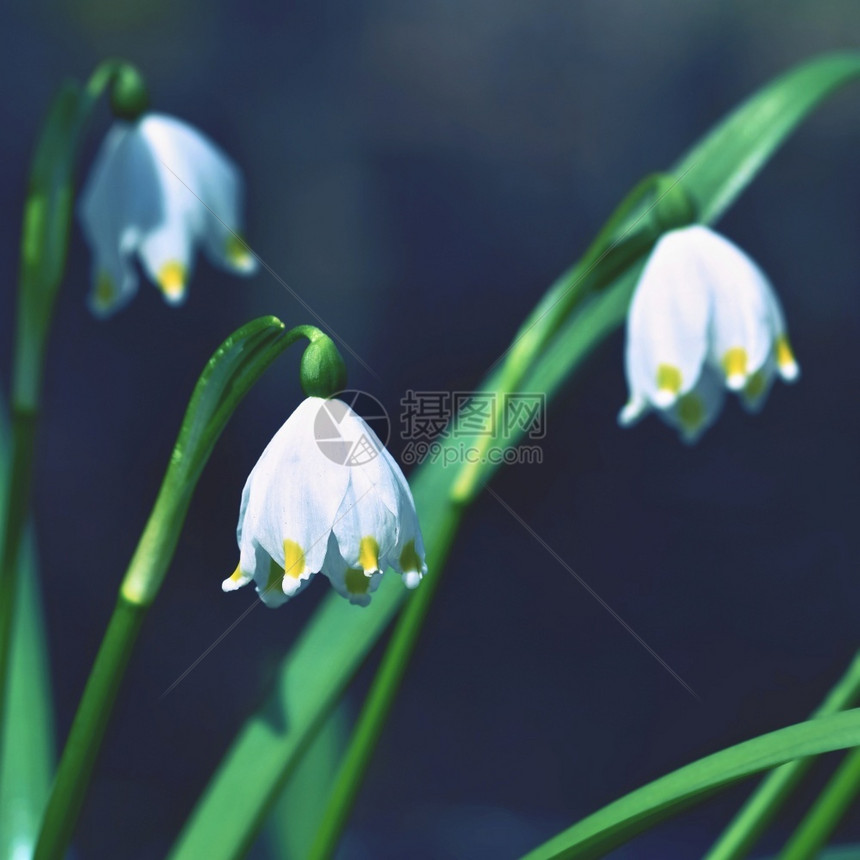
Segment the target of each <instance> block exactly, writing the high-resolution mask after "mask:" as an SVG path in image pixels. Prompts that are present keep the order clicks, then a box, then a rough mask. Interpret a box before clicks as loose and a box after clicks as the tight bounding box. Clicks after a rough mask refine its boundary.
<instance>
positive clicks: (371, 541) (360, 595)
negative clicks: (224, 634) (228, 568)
mask: <svg viewBox="0 0 860 860" xmlns="http://www.w3.org/2000/svg"><path fill="white" fill-rule="evenodd" d="M236 537H237V540H238V542H239V565H238V567H237V568H236V570H235V571H234V573H233V574H232V576H230V577H228V578H227V579H225V580H224V582H223V583H222V588H223V589H224V591H234V590H235V589H237V588H241V587H242V586H243V585H246V584H247V583H249V582H251V580H254V582H255V583H256V586H257V591H258V593H259V594H260V597H261V599H262V600H263V602H264V603H266V605H268V606H280V605H281V604H282V603H284V602H285V601H286V600H288V599H289V598H290V597H292V596H293V595H294V594H297V593H298V592H299V591H300V590H301V589H302V588H304V587H305V586H306V585H307V583H308V582H309V581H310V579H311V577H312V576H313V575H314V574H316V573H319V572H322V573H323V574H325V576H326V577H328V579H329V581H330V582H331V584H332V586H333V587H334V588H335V590H337V591H338V592H339V593H340V594H342V595H343V596H344V597H346V598H347V599H348V600H349V601H350V602H351V603H355V604H358V605H361V606H366V605H367V604H368V603H370V596H371V594H372V593H373V591H375V590H376V588H377V587H378V585H379V582H380V580H381V578H382V574H383V573H384V571H385V570H386V569H387V568H388V567H392V568H394V570H396V571H397V572H398V573H400V574H401V576H402V577H403V581H404V583H405V585H406V586H407V588H415V587H416V586H417V585H418V583H419V582H420V581H421V578H422V577H423V576H424V574H425V573H426V572H427V565H426V563H425V560H424V543H423V540H422V537H421V528H420V526H419V524H418V517H417V515H416V513H415V503H414V502H413V500H412V493H411V491H410V490H409V485H408V484H407V483H406V479H405V478H404V477H403V473H402V472H401V471H400V467H399V466H398V465H397V463H396V462H395V461H394V459H393V457H392V456H391V455H390V454H389V453H388V451H387V450H386V449H385V447H384V446H383V445H382V443H381V442H380V441H379V439H378V437H377V436H376V434H375V433H374V432H373V430H372V429H371V428H370V427H369V426H368V425H367V423H366V422H365V421H364V420H363V419H362V418H360V417H359V416H358V415H356V414H355V412H353V411H352V409H351V408H350V407H349V406H347V404H346V403H344V402H343V401H341V400H337V399H328V400H326V399H323V398H320V397H308V398H307V399H306V400H304V401H303V402H302V403H301V404H300V405H299V406H298V408H297V409H296V410H295V412H293V414H292V415H291V416H290V417H289V418H288V419H287V421H286V423H285V424H284V425H283V426H282V427H281V428H280V430H278V432H277V433H276V434H275V436H274V438H273V439H272V441H271V442H270V443H269V444H268V446H267V447H266V449H265V451H263V453H262V455H261V457H260V459H259V460H258V461H257V465H256V466H255V467H254V469H253V471H252V472H251V474H250V475H249V477H248V480H247V482H246V483H245V489H244V491H243V492H242V502H241V506H240V510H239V525H238V527H237V530H236Z"/></svg>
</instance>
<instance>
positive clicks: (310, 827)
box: [266, 705, 350, 860]
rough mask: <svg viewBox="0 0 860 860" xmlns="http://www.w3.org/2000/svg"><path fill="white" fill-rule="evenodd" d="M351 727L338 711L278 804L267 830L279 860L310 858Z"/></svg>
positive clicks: (333, 714) (346, 716)
mask: <svg viewBox="0 0 860 860" xmlns="http://www.w3.org/2000/svg"><path fill="white" fill-rule="evenodd" d="M349 725H350V720H349V717H348V715H347V713H346V709H345V708H344V706H343V705H341V706H340V707H338V708H335V710H334V711H332V713H331V714H330V715H329V717H328V719H326V721H325V723H323V727H322V729H320V731H319V732H318V733H317V735H316V737H315V738H314V740H313V742H312V743H311V745H310V747H309V748H308V751H307V752H306V753H305V754H304V756H303V757H302V760H301V761H300V762H299V764H298V767H297V768H296V772H295V773H294V774H293V778H292V779H291V780H290V781H289V784H288V785H287V788H286V790H285V791H284V792H283V793H282V794H281V796H280V798H279V799H278V802H277V803H276V804H275V808H274V809H273V810H272V814H271V815H270V816H269V821H268V824H267V825H266V830H267V835H268V842H269V844H270V846H271V847H272V854H273V856H274V857H277V858H278V860H306V858H307V857H308V856H309V855H310V850H311V845H312V844H313V840H314V837H315V836H316V833H317V829H318V827H319V823H320V819H321V818H322V814H323V812H324V811H325V805H326V798H327V797H328V793H329V792H330V791H331V787H332V784H333V783H334V778H335V774H336V773H337V769H338V765H339V764H340V760H341V756H342V755H343V751H344V749H346V742H347V739H348V737H349Z"/></svg>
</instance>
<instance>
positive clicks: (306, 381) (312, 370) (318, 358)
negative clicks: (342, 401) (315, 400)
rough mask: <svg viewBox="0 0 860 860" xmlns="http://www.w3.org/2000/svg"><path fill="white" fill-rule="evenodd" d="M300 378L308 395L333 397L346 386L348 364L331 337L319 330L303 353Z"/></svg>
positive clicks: (303, 389)
mask: <svg viewBox="0 0 860 860" xmlns="http://www.w3.org/2000/svg"><path fill="white" fill-rule="evenodd" d="M299 378H300V381H301V385H302V391H304V393H305V394H306V395H307V396H308V397H331V396H332V395H334V394H337V392H338V391H343V389H344V388H346V364H345V363H344V360H343V358H342V357H341V354H340V353H339V352H338V350H337V347H336V346H335V345H334V342H333V341H332V339H331V338H330V337H328V336H327V335H324V334H323V333H322V332H319V333H318V334H316V335H313V336H312V337H311V342H310V343H309V344H308V345H307V347H306V348H305V351H304V353H302V363H301V369H300V370H299Z"/></svg>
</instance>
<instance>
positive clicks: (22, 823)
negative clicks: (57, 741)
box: [0, 412, 54, 858]
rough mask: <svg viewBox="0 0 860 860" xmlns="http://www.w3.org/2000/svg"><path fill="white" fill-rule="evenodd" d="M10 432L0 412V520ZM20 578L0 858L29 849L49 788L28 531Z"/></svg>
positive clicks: (0, 775)
mask: <svg viewBox="0 0 860 860" xmlns="http://www.w3.org/2000/svg"><path fill="white" fill-rule="evenodd" d="M8 452H9V434H8V428H7V425H6V418H5V415H4V414H3V413H2V412H0V488H2V489H3V490H4V492H0V521H2V517H4V516H5V508H6V504H7V498H6V495H7V493H6V492H5V491H6V490H8V474H9V462H8ZM20 572H21V577H22V583H21V588H19V589H18V594H17V601H16V608H15V616H14V620H13V624H12V653H11V665H10V674H9V695H8V699H7V702H8V711H7V714H6V717H5V719H4V720H3V742H2V745H0V748H2V749H3V750H4V756H3V767H2V771H0V857H3V858H7V857H8V858H12V857H17V856H20V855H21V854H22V853H25V852H27V853H31V852H32V848H33V845H34V844H35V841H36V834H37V833H38V832H39V822H40V821H41V818H42V812H43V811H44V808H45V802H46V801H47V798H48V792H49V791H50V788H51V778H52V775H53V765H54V728H53V711H52V704H51V686H50V673H49V669H48V659H47V653H46V652H47V647H46V641H45V630H44V623H43V619H42V607H41V597H40V594H39V580H38V570H37V566H36V553H35V546H34V541H33V536H32V533H28V534H27V536H26V538H25V540H24V546H23V552H22V558H21V562H20Z"/></svg>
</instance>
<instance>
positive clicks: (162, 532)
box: [34, 318, 328, 860]
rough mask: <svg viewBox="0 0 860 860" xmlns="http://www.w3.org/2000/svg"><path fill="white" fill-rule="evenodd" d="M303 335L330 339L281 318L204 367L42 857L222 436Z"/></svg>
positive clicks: (65, 839)
mask: <svg viewBox="0 0 860 860" xmlns="http://www.w3.org/2000/svg"><path fill="white" fill-rule="evenodd" d="M301 338H306V339H307V340H308V341H309V344H308V347H307V348H308V349H309V348H310V346H311V345H314V344H319V343H320V342H325V341H328V338H326V336H325V335H323V334H322V332H320V331H319V329H316V328H314V327H313V326H297V327H296V328H294V329H290V330H289V331H284V329H283V325H282V324H281V323H280V321H278V320H274V319H273V318H264V319H263V320H258V321H256V322H254V323H250V324H249V325H248V326H245V327H244V328H243V329H240V330H239V331H238V332H236V333H235V334H234V335H232V336H231V337H230V338H228V339H227V340H226V341H225V342H224V344H222V346H221V347H220V348H219V349H218V350H217V351H216V352H215V355H214V356H213V357H212V359H211V360H210V361H209V363H208V364H207V366H206V368H205V369H204V371H203V374H202V375H201V377H200V380H199V382H198V383H197V386H196V387H195V389H194V393H193V394H192V396H191V400H190V402H189V405H188V411H187V412H186V416H185V419H184V420H183V422H182V427H181V429H180V431H179V437H178V439H177V441H176V445H175V446H174V449H173V454H172V456H171V458H170V463H169V465H168V467H167V473H166V474H165V477H164V480H163V482H162V484H161V489H160V490H159V493H158V497H157V499H156V501H155V505H154V507H153V509H152V513H151V514H150V516H149V520H148V521H147V523H146V527H145V528H144V530H143V534H142V535H141V538H140V541H139V542H138V545H137V548H136V550H135V552H134V555H133V556H132V559H131V562H130V564H129V566H128V570H127V572H126V574H125V576H124V578H123V580H122V584H121V586H120V589H119V596H118V600H117V604H116V607H115V609H114V611H113V615H112V616H111V618H110V621H109V623H108V627H107V631H106V632H105V635H104V638H103V640H102V644H101V646H100V648H99V652H98V655H97V656H96V660H95V663H94V664H93V668H92V670H91V671H90V676H89V679H88V680H87V684H86V687H85V688H84V693H83V696H82V697H81V702H80V704H79V705H78V710H77V713H76V714H75V719H74V721H73V723H72V728H71V731H70V732H69V737H68V740H67V741H66V745H65V747H64V749H63V753H62V757H61V758H60V765H59V768H58V770H57V775H56V778H55V780H54V785H53V788H52V790H51V796H50V798H49V800H48V806H47V809H46V811H45V816H44V819H43V821H42V829H41V832H40V834H39V841H38V844H37V846H36V851H35V855H34V857H35V859H36V860H60V858H62V857H64V856H65V853H66V850H67V848H68V845H69V842H70V841H71V838H72V834H73V833H74V829H75V825H76V824H77V820H78V817H79V815H80V812H81V808H82V807H83V804H84V800H85V798H86V795H87V790H88V787H89V784H90V780H91V777H92V773H93V768H94V767H95V763H96V759H97V757H98V753H99V751H100V749H101V745H102V740H103V739H104V734H105V730H106V728H107V725H108V722H109V721H110V717H111V714H112V713H113V707H114V703H115V701H116V696H117V693H118V691H119V689H120V685H121V683H122V679H123V676H124V674H125V670H126V667H127V665H128V661H129V659H130V658H131V654H132V651H133V650H134V646H135V643H136V642H137V636H138V633H139V632H140V628H141V625H142V624H143V620H144V618H145V617H146V612H147V610H148V609H149V607H150V606H151V605H152V602H153V601H154V600H155V597H156V595H157V594H158V591H159V589H160V588H161V585H162V583H163V581H164V577H165V575H166V573H167V570H168V568H169V566H170V562H171V560H172V558H173V553H174V551H175V549H176V544H177V542H178V540H179V536H180V534H181V531H182V525H183V523H184V521H185V516H186V514H187V512H188V506H189V505H190V503H191V498H192V496H193V493H194V489H195V487H196V485H197V481H198V479H199V477H200V474H201V473H202V471H203V468H204V466H205V465H206V462H207V460H208V458H209V455H210V454H211V452H212V449H213V448H214V445H215V442H216V441H217V439H218V436H219V435H220V433H221V431H222V430H223V428H224V426H225V425H226V423H227V421H228V419H229V417H230V415H232V413H233V410H234V409H235V407H236V406H237V405H238V403H239V401H240V400H241V398H242V397H243V396H244V395H245V393H247V391H248V390H249V389H250V388H251V386H252V385H253V384H254V383H255V382H256V380H257V379H258V378H259V377H260V375H261V374H262V372H263V371H264V370H265V369H266V368H267V367H268V366H269V365H270V364H271V363H272V361H274V359H275V358H276V357H277V356H278V355H280V353H281V352H283V350H285V349H286V348H287V347H288V346H290V345H291V344H293V343H295V342H296V341H298V340H299V339H301Z"/></svg>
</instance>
